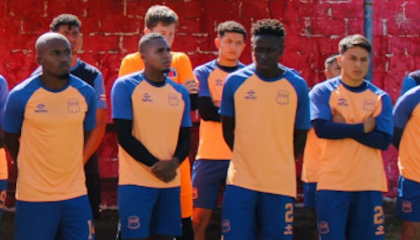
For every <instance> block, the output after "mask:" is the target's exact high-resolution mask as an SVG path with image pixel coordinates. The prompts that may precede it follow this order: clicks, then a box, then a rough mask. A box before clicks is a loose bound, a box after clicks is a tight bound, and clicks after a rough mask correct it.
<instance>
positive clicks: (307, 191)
mask: <svg viewBox="0 0 420 240" xmlns="http://www.w3.org/2000/svg"><path fill="white" fill-rule="evenodd" d="M317 185H318V184H317V183H306V182H304V183H303V202H304V205H305V207H306V208H313V209H314V208H316V204H315V196H316V186H317Z"/></svg>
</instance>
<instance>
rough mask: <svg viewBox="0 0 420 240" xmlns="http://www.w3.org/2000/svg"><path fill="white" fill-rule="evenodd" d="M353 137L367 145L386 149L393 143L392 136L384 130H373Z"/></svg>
mask: <svg viewBox="0 0 420 240" xmlns="http://www.w3.org/2000/svg"><path fill="white" fill-rule="evenodd" d="M353 139H354V140H356V141H357V142H359V143H361V144H363V145H365V146H368V147H371V148H376V149H380V150H384V151H385V150H387V149H388V147H389V145H390V144H391V141H392V136H391V135H389V134H387V133H384V132H380V131H373V132H370V133H366V134H363V135H359V136H356V137H354V138H353Z"/></svg>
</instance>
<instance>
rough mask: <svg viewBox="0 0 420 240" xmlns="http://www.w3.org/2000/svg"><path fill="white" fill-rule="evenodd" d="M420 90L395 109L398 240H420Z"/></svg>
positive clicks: (416, 90) (394, 141)
mask: <svg viewBox="0 0 420 240" xmlns="http://www.w3.org/2000/svg"><path fill="white" fill-rule="evenodd" d="M419 103H420V87H419V86H417V87H414V88H412V89H410V90H409V91H407V92H406V93H405V94H404V95H402V96H401V97H400V98H399V99H398V101H397V103H396V105H395V108H394V124H395V128H394V136H393V144H394V145H395V147H396V148H397V149H398V150H399V158H398V168H399V170H400V177H399V180H398V181H399V183H398V198H397V216H398V218H399V219H401V220H402V228H401V240H415V239H420V191H419V190H420V166H419V162H420V161H419V156H420V155H419V153H420V146H419V145H418V144H416V143H417V141H418V138H419V136H420V132H419V129H420V121H419V116H420V115H419V114H420V110H419V107H418V106H419Z"/></svg>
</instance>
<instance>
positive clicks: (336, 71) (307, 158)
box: [302, 54, 341, 239]
mask: <svg viewBox="0 0 420 240" xmlns="http://www.w3.org/2000/svg"><path fill="white" fill-rule="evenodd" d="M324 74H325V77H326V79H331V78H334V77H337V76H340V74H341V67H340V65H339V64H338V62H337V54H335V55H332V56H330V57H328V58H327V60H325V70H324ZM322 144H323V141H322V140H321V139H319V138H318V137H317V136H316V134H315V130H314V129H313V128H311V130H309V132H308V138H307V139H306V145H305V151H304V154H303V166H302V181H303V192H304V205H305V207H306V208H310V209H313V211H314V215H315V217H316V211H315V206H316V205H315V195H316V185H317V184H316V183H317V181H318V174H319V166H320V162H319V160H320V157H321V152H322ZM315 236H316V238H315V239H318V234H317V233H316V234H315Z"/></svg>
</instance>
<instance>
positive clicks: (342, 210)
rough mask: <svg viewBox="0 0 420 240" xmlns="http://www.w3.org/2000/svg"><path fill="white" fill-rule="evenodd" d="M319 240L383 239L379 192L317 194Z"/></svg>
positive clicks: (326, 192)
mask: <svg viewBox="0 0 420 240" xmlns="http://www.w3.org/2000/svg"><path fill="white" fill-rule="evenodd" d="M316 211H317V223H318V232H319V236H320V238H319V239H320V240H349V239H350V240H353V239H357V240H384V239H385V229H384V228H385V218H384V212H383V208H382V193H381V192H377V191H366V192H339V191H326V190H321V191H318V192H317V194H316Z"/></svg>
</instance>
